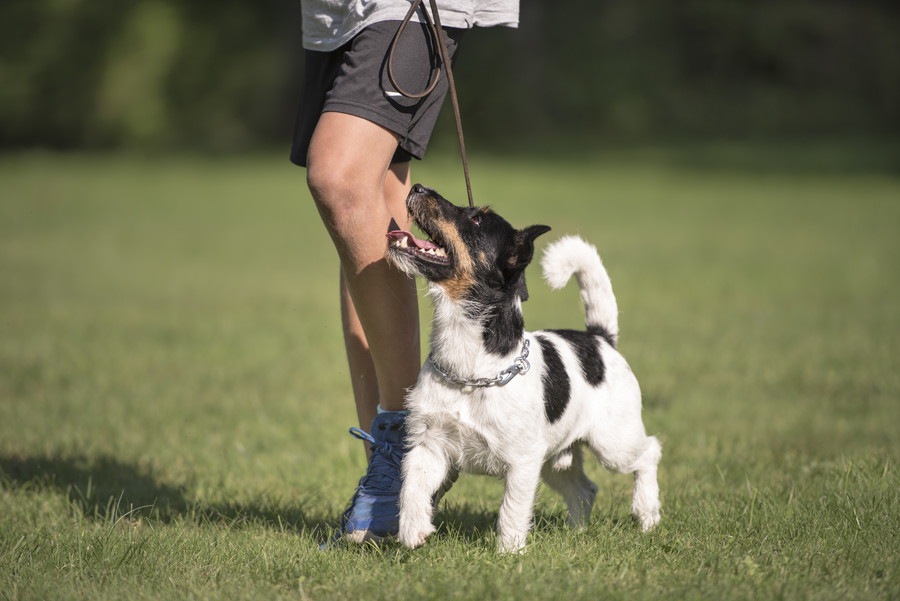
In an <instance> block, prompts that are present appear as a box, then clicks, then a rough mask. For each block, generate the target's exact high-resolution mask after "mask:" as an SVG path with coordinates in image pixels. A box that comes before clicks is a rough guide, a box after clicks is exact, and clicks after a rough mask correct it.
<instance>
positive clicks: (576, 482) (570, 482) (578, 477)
mask: <svg viewBox="0 0 900 601" xmlns="http://www.w3.org/2000/svg"><path fill="white" fill-rule="evenodd" d="M568 453H569V454H570V456H571V463H570V465H564V464H562V465H561V464H560V462H558V461H554V460H553V459H551V460H550V461H548V462H547V463H545V464H544V467H543V470H542V471H541V477H542V478H543V480H544V482H545V483H546V484H547V486H549V487H550V488H552V489H553V490H555V491H556V492H558V493H559V494H560V495H562V498H563V500H564V501H565V502H566V508H567V509H568V516H567V517H566V523H568V524H569V526H571V527H572V528H585V527H586V526H587V525H588V521H590V519H591V509H592V508H593V506H594V498H595V497H596V496H597V485H596V484H594V483H593V482H591V480H590V479H589V478H588V477H587V476H585V475H584V461H583V459H582V451H581V445H579V444H576V445H574V446H573V447H572V448H571V449H569V450H568Z"/></svg>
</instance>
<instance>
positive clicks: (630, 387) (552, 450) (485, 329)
mask: <svg viewBox="0 0 900 601" xmlns="http://www.w3.org/2000/svg"><path fill="white" fill-rule="evenodd" d="M406 205H407V209H408V211H409V214H410V216H411V217H412V219H413V221H414V222H415V224H416V225H417V226H418V227H419V228H420V229H421V230H422V232H424V233H425V234H426V236H427V238H428V239H427V240H419V239H417V238H416V237H415V236H414V235H413V234H412V233H410V232H407V231H404V230H400V229H394V230H393V231H389V232H388V233H387V237H388V250H387V253H386V256H387V259H388V261H389V262H390V263H392V264H393V265H394V266H396V267H397V268H399V269H400V270H402V271H404V272H405V273H407V274H409V275H411V276H418V277H422V278H424V279H425V280H427V282H428V287H429V293H430V295H431V297H432V300H433V303H434V322H433V326H432V333H431V348H430V355H429V357H428V359H427V360H426V362H425V363H424V365H423V366H422V370H421V372H420V374H419V377H418V380H417V383H416V384H415V386H414V387H413V388H412V389H410V391H409V393H408V395H407V399H406V403H407V409H408V410H409V415H408V417H407V418H406V428H407V443H406V444H407V449H408V450H407V453H406V456H405V457H404V459H403V463H402V482H403V483H402V487H401V491H400V520H399V532H398V535H397V538H398V539H399V541H400V543H401V544H403V545H404V546H406V547H409V548H416V547H419V546H420V545H422V544H424V542H425V540H426V538H427V537H428V536H429V535H430V534H431V533H433V532H434V531H435V527H434V525H433V523H432V518H433V513H434V509H435V507H436V506H437V502H438V501H439V500H440V497H441V496H442V494H443V493H444V492H445V490H446V489H447V488H448V487H449V485H450V484H452V482H453V481H455V479H456V477H457V475H458V474H459V472H470V473H479V474H487V475H491V476H496V477H500V478H503V479H504V480H505V488H504V495H503V502H502V504H501V507H500V511H499V516H498V539H499V552H501V553H518V552H523V551H524V549H525V544H526V537H527V533H528V531H529V530H530V528H531V520H532V513H533V510H534V501H535V494H536V491H537V488H538V483H539V481H540V480H541V479H543V481H544V482H545V483H546V484H547V485H548V486H550V487H551V488H552V489H554V490H556V491H558V492H559V493H560V494H561V495H562V497H563V499H564V500H565V503H566V507H567V511H568V516H567V522H568V524H569V525H571V526H572V527H575V528H583V527H585V526H586V525H587V523H588V520H589V519H590V513H591V507H592V506H593V503H594V498H595V496H596V494H597V486H596V485H595V484H594V483H593V482H592V481H591V480H590V479H588V478H587V476H586V475H585V474H584V471H583V458H582V447H583V446H587V448H588V449H590V451H592V452H593V453H594V455H595V456H596V457H597V458H598V459H599V461H600V463H601V464H602V465H603V466H604V467H606V468H607V469H610V470H613V471H617V472H622V473H633V474H634V496H633V501H632V513H633V515H634V517H635V519H636V520H637V522H638V523H639V524H640V527H641V528H642V530H644V531H647V530H650V529H651V528H653V527H654V526H656V524H657V523H658V522H659V519H660V502H659V487H658V484H657V480H656V474H657V464H658V463H659V461H660V458H661V456H662V448H661V445H660V443H659V441H658V440H657V439H656V438H655V437H653V436H648V435H647V434H646V432H645V429H644V424H643V421H642V419H641V392H640V387H639V386H638V382H637V379H636V378H635V376H634V374H633V373H632V371H631V369H630V368H629V366H628V364H627V363H626V361H625V359H624V358H623V357H622V355H620V354H619V353H618V351H617V350H616V342H617V339H618V309H617V305H616V299H615V296H614V295H613V292H612V285H611V283H610V280H609V276H608V275H607V273H606V270H605V269H604V267H603V264H602V262H601V260H600V256H599V255H598V254H597V251H596V249H595V248H594V247H593V246H590V245H588V244H587V243H586V242H584V241H583V240H582V239H580V238H578V237H566V238H563V239H561V240H559V241H557V242H556V243H554V244H553V245H552V246H550V247H549V249H548V250H547V251H546V253H545V256H544V259H543V262H542V264H543V270H544V276H545V279H546V280H547V282H548V283H549V284H550V286H552V287H554V288H562V287H563V286H564V285H565V284H566V282H567V281H568V280H569V279H570V277H571V276H572V275H574V276H575V277H576V279H577V281H578V284H579V287H580V289H581V297H582V299H583V301H584V304H585V311H586V324H587V329H586V331H576V330H542V331H537V332H528V331H526V330H525V325H524V319H523V316H522V302H523V301H524V300H526V299H527V298H528V290H527V287H526V285H525V273H524V272H525V268H526V266H527V265H528V264H529V263H530V262H531V260H532V257H533V255H534V241H535V239H536V238H537V237H538V236H540V235H542V234H544V233H546V232H547V231H549V230H550V228H549V227H547V226H544V225H532V226H530V227H526V228H525V229H522V230H517V229H515V228H514V227H513V226H511V225H510V224H509V223H508V222H507V221H506V220H505V219H503V218H502V217H501V216H500V215H498V214H497V213H495V212H494V211H492V210H491V209H489V208H485V207H475V208H463V207H458V206H455V205H453V204H452V203H450V202H449V201H447V200H446V199H444V198H443V197H442V196H440V194H438V193H437V192H435V191H433V190H430V189H428V188H425V187H424V186H422V185H420V184H416V185H414V186H413V187H412V189H411V191H410V193H409V196H408V197H407V201H406Z"/></svg>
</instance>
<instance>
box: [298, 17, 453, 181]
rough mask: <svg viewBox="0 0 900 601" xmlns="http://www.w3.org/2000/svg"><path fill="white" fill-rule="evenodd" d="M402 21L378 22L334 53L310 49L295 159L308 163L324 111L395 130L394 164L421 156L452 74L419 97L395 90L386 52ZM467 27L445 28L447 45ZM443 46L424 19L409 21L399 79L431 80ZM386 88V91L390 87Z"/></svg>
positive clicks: (419, 85)
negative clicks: (310, 147)
mask: <svg viewBox="0 0 900 601" xmlns="http://www.w3.org/2000/svg"><path fill="white" fill-rule="evenodd" d="M399 25H400V23H399V21H384V22H380V23H374V24H373V25H370V26H369V27H366V28H365V29H363V30H362V31H360V32H359V33H358V34H357V35H356V37H354V38H353V39H352V40H351V41H350V42H348V43H347V44H345V45H344V46H342V47H340V48H338V49H337V50H333V51H331V52H317V51H313V50H307V51H305V52H306V55H305V58H306V65H305V68H304V72H303V93H302V96H301V99H300V107H299V110H298V113H297V123H296V125H295V127H294V142H293V145H292V147H291V162H293V163H295V164H297V165H301V166H306V154H307V151H308V150H309V142H310V140H311V139H312V135H313V132H314V131H315V129H316V124H317V123H318V122H319V116H320V115H321V114H322V113H324V112H329V111H333V112H338V113H346V114H349V115H355V116H357V117H361V118H363V119H366V120H368V121H371V122H372V123H377V124H378V125H381V126H382V127H384V128H386V129H388V130H390V131H392V132H394V133H396V134H397V135H398V136H399V138H400V140H399V143H398V147H397V152H396V153H395V154H394V157H393V159H392V161H391V162H392V163H399V162H405V161H409V160H410V159H411V158H416V159H421V158H422V157H423V156H424V154H425V148H426V147H427V146H428V140H429V139H430V138H431V131H432V130H433V129H434V124H435V122H436V121H437V117H438V113H440V110H441V105H442V104H443V101H444V96H445V95H446V94H447V78H446V76H445V74H444V73H442V74H441V80H440V82H439V83H438V85H437V87H436V88H435V89H434V91H432V92H431V93H430V94H429V95H428V96H426V97H425V98H422V99H420V100H414V99H409V98H404V97H403V96H400V95H399V94H397V93H396V91H395V90H394V87H393V86H392V85H391V83H390V80H389V79H388V74H387V55H388V51H389V48H390V44H391V40H392V39H393V38H394V35H395V34H396V33H397V28H398V27H399ZM464 31H465V30H464V29H451V28H445V29H444V32H445V33H446V36H445V39H446V43H447V50H448V52H449V53H450V56H451V57H454V56H455V54H456V48H457V46H458V42H459V39H460V38H461V37H462V34H463V32H464ZM439 56H440V55H439V50H438V49H437V48H435V47H434V44H433V42H432V40H431V36H430V35H429V34H428V32H427V30H426V29H425V27H424V26H423V25H421V24H419V23H410V24H409V27H407V28H406V30H405V31H404V33H403V36H402V37H401V38H400V40H399V42H398V45H397V50H396V51H395V54H394V77H395V79H396V81H397V84H398V85H399V86H400V87H401V88H403V89H404V90H406V91H408V92H412V93H419V92H422V91H423V90H424V89H425V88H426V87H427V86H428V83H429V77H430V75H431V68H432V66H433V65H435V64H436V62H437V61H439ZM385 90H387V92H385Z"/></svg>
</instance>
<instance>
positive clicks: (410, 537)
mask: <svg viewBox="0 0 900 601" xmlns="http://www.w3.org/2000/svg"><path fill="white" fill-rule="evenodd" d="M434 531H435V527H434V525H433V524H427V523H426V524H424V525H419V524H404V523H402V522H401V523H400V531H399V533H398V534H397V540H399V541H400V544H401V545H403V546H404V547H406V548H408V549H417V548H419V547H421V546H422V545H424V544H425V540H426V539H427V538H428V537H429V536H431V534H432V533H433V532H434Z"/></svg>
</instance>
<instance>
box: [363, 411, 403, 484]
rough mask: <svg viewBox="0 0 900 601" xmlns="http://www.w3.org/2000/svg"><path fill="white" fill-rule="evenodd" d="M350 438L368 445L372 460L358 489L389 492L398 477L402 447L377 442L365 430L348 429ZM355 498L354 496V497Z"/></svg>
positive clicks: (384, 441) (401, 459)
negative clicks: (352, 437)
mask: <svg viewBox="0 0 900 601" xmlns="http://www.w3.org/2000/svg"><path fill="white" fill-rule="evenodd" d="M350 434H351V436H354V437H356V438H358V439H360V440H364V441H366V442H368V443H369V445H370V446H371V448H372V459H371V460H370V461H369V467H368V469H367V470H366V474H365V476H363V477H362V479H361V480H360V481H359V485H358V486H357V494H358V492H359V489H361V488H363V487H365V488H366V489H367V490H372V491H375V492H390V491H391V489H392V488H393V487H394V485H395V482H397V480H398V479H399V477H400V462H401V461H403V445H400V444H394V443H391V442H388V441H387V440H378V439H377V438H375V437H374V436H372V435H371V434H369V433H368V432H366V431H365V430H361V429H359V428H350ZM354 496H355V495H354Z"/></svg>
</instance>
